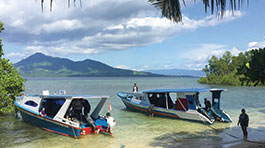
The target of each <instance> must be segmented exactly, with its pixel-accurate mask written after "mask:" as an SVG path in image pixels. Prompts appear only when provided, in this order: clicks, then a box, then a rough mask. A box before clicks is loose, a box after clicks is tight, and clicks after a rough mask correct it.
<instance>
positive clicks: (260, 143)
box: [229, 140, 265, 148]
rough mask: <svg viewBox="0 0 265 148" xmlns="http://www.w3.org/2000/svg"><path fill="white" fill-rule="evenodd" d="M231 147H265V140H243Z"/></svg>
mask: <svg viewBox="0 0 265 148" xmlns="http://www.w3.org/2000/svg"><path fill="white" fill-rule="evenodd" d="M229 148H265V140H263V141H242V142H241V143H239V144H236V145H233V146H231V147H229Z"/></svg>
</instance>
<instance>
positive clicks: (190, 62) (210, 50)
mask: <svg viewBox="0 0 265 148" xmlns="http://www.w3.org/2000/svg"><path fill="white" fill-rule="evenodd" d="M226 51H230V52H231V54H232V55H234V56H236V55H238V54H239V53H240V52H242V51H240V50H238V49H237V48H236V47H232V48H229V47H226V46H225V45H219V44H201V45H199V46H198V47H194V48H192V49H191V50H189V51H188V52H186V53H185V54H183V55H182V56H183V57H184V58H185V61H186V63H185V64H184V65H186V68H188V69H194V70H198V69H202V68H203V67H204V66H205V65H206V64H208V60H209V59H210V58H211V57H212V56H216V57H221V56H222V55H223V54H224V53H225V52H226Z"/></svg>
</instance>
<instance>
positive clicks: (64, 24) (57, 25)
mask: <svg viewBox="0 0 265 148" xmlns="http://www.w3.org/2000/svg"><path fill="white" fill-rule="evenodd" d="M83 26H84V25H83V24H82V23H81V22H80V21H79V20H59V21H55V22H52V23H49V24H44V25H42V27H41V28H42V29H43V30H44V31H46V32H48V33H57V32H63V31H73V30H76V29H80V28H82V27H83Z"/></svg>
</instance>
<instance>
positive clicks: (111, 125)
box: [106, 112, 116, 137]
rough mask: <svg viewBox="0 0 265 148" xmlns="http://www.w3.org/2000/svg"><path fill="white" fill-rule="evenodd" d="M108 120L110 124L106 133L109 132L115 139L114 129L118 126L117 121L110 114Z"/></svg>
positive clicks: (107, 116) (107, 115)
mask: <svg viewBox="0 0 265 148" xmlns="http://www.w3.org/2000/svg"><path fill="white" fill-rule="evenodd" d="M106 119H107V123H108V127H107V130H106V131H107V132H109V133H110V135H111V136H112V137H113V128H114V126H115V125H116V121H115V120H114V118H113V117H111V116H110V113H109V112H108V113H107V114H106Z"/></svg>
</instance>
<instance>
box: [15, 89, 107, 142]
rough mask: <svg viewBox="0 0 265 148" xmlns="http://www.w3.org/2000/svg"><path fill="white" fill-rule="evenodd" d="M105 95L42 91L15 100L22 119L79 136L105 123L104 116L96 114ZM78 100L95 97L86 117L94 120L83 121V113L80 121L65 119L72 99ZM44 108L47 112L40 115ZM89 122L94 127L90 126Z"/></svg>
mask: <svg viewBox="0 0 265 148" xmlns="http://www.w3.org/2000/svg"><path fill="white" fill-rule="evenodd" d="M108 98H109V96H92V95H49V94H48V93H46V94H45V93H44V94H43V95H27V96H22V97H21V98H20V99H18V100H16V101H15V105H16V106H17V108H18V111H19V112H20V114H21V116H22V118H23V120H24V121H26V122H28V123H30V124H32V125H35V126H38V127H41V128H42V129H45V130H47V131H50V132H54V133H57V134H61V135H64V136H73V137H75V138H79V137H80V136H82V135H86V134H89V133H93V132H99V131H101V130H103V131H104V129H105V128H106V127H107V126H108V124H107V121H106V120H105V119H104V118H103V116H100V115H99V113H100V111H101V110H102V108H103V106H104V104H105V103H106V101H107V99H108ZM81 99H85V100H98V104H97V106H96V107H95V109H94V110H93V112H92V113H91V115H90V118H89V119H90V120H93V122H94V123H93V122H91V121H90V122H88V120H85V119H86V118H85V116H84V115H83V120H82V121H81V120H80V119H79V120H77V119H73V118H72V119H73V120H70V119H69V118H67V115H68V113H69V111H70V110H71V109H72V102H74V101H76V100H79V101H80V100H81ZM43 107H45V114H46V115H44V116H42V115H41V114H40V111H41V110H42V108H43ZM92 123H93V128H94V129H92Z"/></svg>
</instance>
